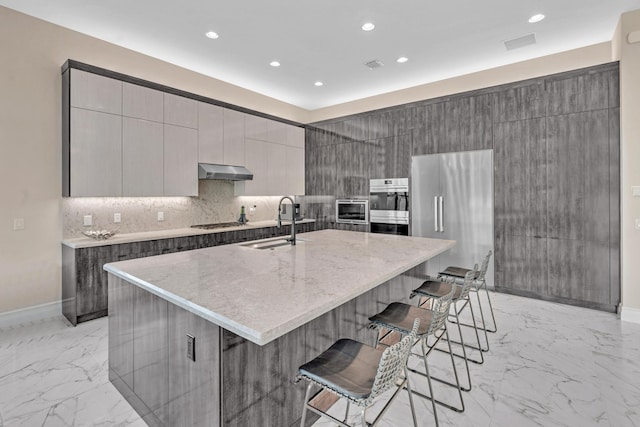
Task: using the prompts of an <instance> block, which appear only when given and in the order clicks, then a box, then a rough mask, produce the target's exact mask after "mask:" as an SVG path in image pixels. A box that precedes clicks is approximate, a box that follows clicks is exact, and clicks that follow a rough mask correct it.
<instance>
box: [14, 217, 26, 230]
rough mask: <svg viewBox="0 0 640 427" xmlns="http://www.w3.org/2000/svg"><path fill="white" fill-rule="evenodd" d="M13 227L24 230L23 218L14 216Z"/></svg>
mask: <svg viewBox="0 0 640 427" xmlns="http://www.w3.org/2000/svg"><path fill="white" fill-rule="evenodd" d="M13 229H14V230H24V218H14V219H13Z"/></svg>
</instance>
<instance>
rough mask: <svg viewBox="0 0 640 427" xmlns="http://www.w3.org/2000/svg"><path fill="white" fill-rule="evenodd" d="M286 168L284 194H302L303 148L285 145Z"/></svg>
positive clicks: (303, 181)
mask: <svg viewBox="0 0 640 427" xmlns="http://www.w3.org/2000/svg"><path fill="white" fill-rule="evenodd" d="M285 149H286V159H287V169H286V181H285V182H286V189H287V191H286V192H285V194H293V195H296V196H302V195H304V194H305V193H304V191H305V190H304V183H305V180H304V149H303V148H298V147H289V146H287V147H285Z"/></svg>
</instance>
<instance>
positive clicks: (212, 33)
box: [205, 31, 219, 39]
mask: <svg viewBox="0 0 640 427" xmlns="http://www.w3.org/2000/svg"><path fill="white" fill-rule="evenodd" d="M205 36H207V37H209V38H210V39H217V38H218V37H219V36H218V33H216V32H215V31H207V33H206V34H205Z"/></svg>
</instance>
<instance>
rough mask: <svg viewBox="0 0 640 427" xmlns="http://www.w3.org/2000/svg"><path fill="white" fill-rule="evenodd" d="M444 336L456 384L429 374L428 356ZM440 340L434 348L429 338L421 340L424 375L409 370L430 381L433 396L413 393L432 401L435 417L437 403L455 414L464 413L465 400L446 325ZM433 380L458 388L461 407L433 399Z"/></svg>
mask: <svg viewBox="0 0 640 427" xmlns="http://www.w3.org/2000/svg"><path fill="white" fill-rule="evenodd" d="M443 335H444V336H445V337H446V338H445V341H446V342H447V345H448V346H449V356H450V358H451V366H452V367H453V375H454V378H455V380H456V382H455V384H454V383H451V382H448V381H445V380H442V379H440V378H436V377H432V376H431V375H430V374H429V368H428V366H427V355H428V354H429V352H430V351H431V349H435V345H436V344H437V342H438V340H439V338H441V337H442V336H443ZM439 338H437V340H436V342H435V343H434V344H433V346H429V345H428V344H427V338H426V337H424V338H423V339H421V341H422V355H421V356H422V359H423V361H424V364H425V372H424V373H423V372H420V371H418V370H415V369H411V368H409V370H410V371H411V372H414V373H416V374H418V375H422V376H426V377H427V380H428V383H429V392H430V393H431V396H427V395H426V394H423V393H420V392H419V391H414V392H413V393H414V394H417V395H418V396H420V397H422V398H425V399H429V400H431V401H432V403H433V405H434V416H435V404H436V403H437V404H438V405H441V406H444V407H445V408H448V409H451V410H452V411H455V412H464V398H463V396H462V387H460V379H459V377H458V369H457V368H456V363H455V359H454V355H453V350H452V349H451V343H450V342H449V331H448V330H447V326H446V324H445V325H444V332H443V333H442V335H440V337H439ZM428 348H429V350H427V349H428ZM443 351H444V350H443ZM445 353H446V351H445ZM412 354H413V353H412ZM413 355H415V354H413ZM432 380H433V381H438V382H439V383H442V384H446V385H449V386H452V387H455V388H457V389H458V397H459V398H460V407H456V406H453V405H450V404H448V403H446V402H443V401H441V400H437V399H435V398H434V397H433V388H432V386H431V384H432V383H431V381H432ZM436 424H437V420H436Z"/></svg>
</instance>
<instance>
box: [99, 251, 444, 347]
mask: <svg viewBox="0 0 640 427" xmlns="http://www.w3.org/2000/svg"><path fill="white" fill-rule="evenodd" d="M441 241H442V242H443V243H444V242H446V244H445V245H443V247H442V248H440V249H439V250H438V251H437V252H436V253H433V254H430V255H424V256H420V257H419V258H415V259H412V260H411V261H410V262H407V263H406V264H404V265H403V266H402V267H398V268H396V269H394V270H393V271H389V272H388V273H387V274H385V275H382V276H380V277H378V278H376V280H375V281H371V282H369V283H366V284H363V285H362V286H360V287H359V288H358V289H354V290H353V292H350V293H349V294H348V295H345V296H343V297H342V298H338V299H336V300H334V301H332V302H331V304H327V305H325V306H322V307H318V308H317V309H316V310H312V311H306V312H305V313H304V315H301V316H298V317H296V318H292V319H290V320H289V321H288V322H286V323H284V324H283V325H282V327H280V328H274V329H272V330H269V331H265V332H263V333H260V332H258V331H256V330H253V329H251V328H247V327H246V326H244V325H242V324H239V323H237V322H235V321H233V320H231V319H229V318H227V317H225V316H221V315H219V314H218V313H215V312H213V311H211V310H209V309H206V308H204V307H202V306H200V305H198V304H196V303H194V302H192V301H189V300H186V299H184V298H182V297H179V296H177V295H175V294H173V293H171V292H167V291H166V290H164V289H162V288H160V287H158V286H155V285H153V284H151V283H148V282H146V281H144V280H141V279H139V278H138V277H136V276H132V275H130V274H127V273H125V272H123V271H122V270H120V269H118V268H115V267H113V266H112V265H111V264H105V265H104V267H103V268H104V270H105V271H107V272H109V273H111V274H113V275H115V276H117V277H119V278H121V279H124V280H126V281H128V282H130V283H132V284H134V285H136V286H139V287H140V288H143V289H145V290H147V291H149V292H151V293H152V294H154V295H157V296H158V297H160V298H162V299H164V300H166V301H168V302H170V303H172V304H175V305H177V306H178V307H181V308H183V309H185V310H187V311H189V312H191V313H193V314H195V315H197V316H199V317H202V318H203V319H206V320H208V321H210V322H212V323H213V324H215V325H217V326H220V327H222V328H224V329H226V330H228V331H230V332H233V333H235V334H236V335H238V336H240V337H242V338H245V339H247V340H249V341H251V342H253V343H255V344H257V345H260V346H262V345H266V344H268V343H270V342H271V341H273V340H275V339H277V338H279V337H281V336H283V335H285V334H287V333H289V332H291V331H293V330H295V329H297V328H299V327H300V326H303V325H305V324H306V323H308V322H310V321H312V320H314V319H316V318H318V317H320V316H322V315H323V314H325V313H328V312H329V311H331V310H333V309H335V308H337V307H339V306H341V305H342V304H345V303H347V302H349V301H351V300H352V299H354V298H357V297H358V296H360V295H363V294H364V293H365V292H368V291H369V290H371V289H373V288H375V287H377V286H379V285H381V284H383V283H385V282H386V281H388V280H391V279H393V278H394V277H397V276H399V275H401V274H402V273H404V272H406V271H408V270H410V269H412V268H414V267H416V266H418V265H420V264H421V263H423V262H425V261H428V260H429V259H431V258H433V257H435V256H438V255H440V254H442V253H443V252H445V251H447V250H449V249H451V248H452V247H454V246H455V245H456V241H455V240H441ZM245 243H246V242H245ZM243 244H244V243H243Z"/></svg>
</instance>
